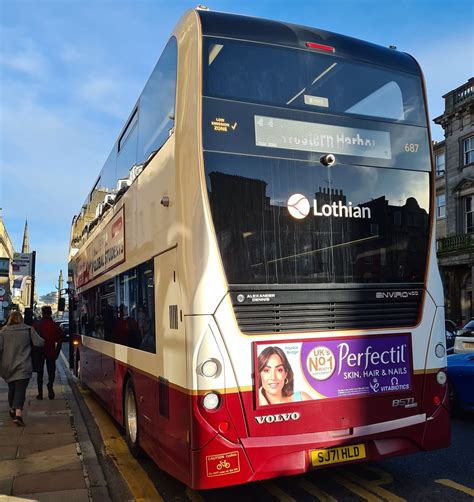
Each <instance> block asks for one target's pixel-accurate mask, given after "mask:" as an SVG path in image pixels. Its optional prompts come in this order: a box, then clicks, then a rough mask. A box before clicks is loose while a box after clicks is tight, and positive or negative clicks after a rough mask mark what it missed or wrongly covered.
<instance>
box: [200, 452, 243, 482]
mask: <svg viewBox="0 0 474 502" xmlns="http://www.w3.org/2000/svg"><path fill="white" fill-rule="evenodd" d="M206 469H207V477H208V478H212V477H214V476H227V475H229V474H235V473H236V472H240V461H239V452H238V451H231V452H230V453H221V454H218V455H208V456H207V457H206Z"/></svg>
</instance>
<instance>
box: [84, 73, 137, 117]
mask: <svg viewBox="0 0 474 502" xmlns="http://www.w3.org/2000/svg"><path fill="white" fill-rule="evenodd" d="M140 85H141V84H138V82H130V81H127V80H126V79H125V78H124V77H123V76H120V77H119V76H114V75H110V76H95V75H90V76H89V77H86V78H85V79H84V83H82V84H81V85H80V86H79V88H78V91H77V92H78V96H79V98H80V99H81V100H83V101H84V102H86V103H87V104H88V105H89V106H91V107H93V108H94V109H95V110H99V111H101V112H104V113H107V114H108V115H110V116H112V117H117V118H120V119H121V120H124V116H125V117H127V116H128V114H129V112H131V111H132V107H133V106H134V104H135V101H132V100H131V99H130V98H131V96H133V97H134V98H137V97H138V94H139V92H140V90H141V88H140Z"/></svg>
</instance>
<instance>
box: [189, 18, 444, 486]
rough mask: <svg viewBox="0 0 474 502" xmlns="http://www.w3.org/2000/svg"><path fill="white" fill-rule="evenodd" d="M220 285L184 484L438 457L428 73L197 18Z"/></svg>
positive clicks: (339, 45) (268, 30) (389, 56)
mask: <svg viewBox="0 0 474 502" xmlns="http://www.w3.org/2000/svg"><path fill="white" fill-rule="evenodd" d="M199 16H200V21H201V24H202V34H203V36H202V52H201V57H202V151H203V153H202V159H201V160H202V166H203V196H204V197H205V198H207V203H208V210H209V220H210V221H211V222H212V225H211V227H210V228H209V229H208V230H206V231H209V232H210V233H211V235H212V239H213V243H214V245H215V246H216V247H217V248H218V251H219V255H220V263H214V264H213V266H214V267H217V268H218V269H220V270H221V271H222V281H223V282H225V287H226V289H227V291H228V293H227V294H226V295H225V296H224V297H223V298H222V300H221V301H220V303H219V304H217V305H215V306H214V307H213V309H212V312H209V315H208V316H199V315H197V316H188V317H187V326H186V330H187V333H199V334H200V335H199V336H197V335H196V336H195V340H196V342H195V346H194V350H195V353H194V357H193V366H194V365H195V367H196V368H198V371H197V374H196V376H195V378H194V381H193V388H194V389H195V390H196V392H195V394H196V395H195V396H194V398H193V399H194V400H193V413H194V416H195V421H194V425H193V430H192V435H191V455H192V458H193V462H192V465H193V476H192V478H193V482H192V484H193V486H195V487H198V488H208V487H216V486H223V485H227V484H235V483H242V482H246V481H251V480H257V479H264V478H269V477H273V476H278V475H289V474H297V473H302V472H306V471H308V470H310V469H313V468H322V467H325V466H328V465H334V464H339V463H347V462H354V461H361V460H378V459H381V458H385V457H389V456H393V455H400V454H405V453H411V452H417V451H422V450H432V449H435V448H442V447H446V446H448V445H449V419H448V413H447V409H446V401H447V393H446V385H445V383H446V374H445V367H446V355H445V345H444V307H443V295H442V287H441V281H440V277H439V273H438V268H437V263H436V253H435V250H434V239H433V196H432V188H433V174H432V163H431V149H430V136H429V130H428V123H427V112H426V99H425V96H424V87H423V78H422V75H421V71H420V69H419V67H418V65H417V63H416V62H415V61H414V60H413V59H412V58H411V57H410V56H408V55H406V54H401V53H399V52H397V51H394V50H391V49H384V48H381V47H378V46H374V45H371V44H367V43H364V42H361V41H357V40H353V39H350V38H348V37H343V36H339V35H334V34H330V33H326V32H321V31H318V30H313V29H309V28H302V27H296V26H293V25H285V24H282V23H272V22H266V21H262V20H257V19H251V18H241V17H237V16H227V15H222V14H216V13H211V12H199Z"/></svg>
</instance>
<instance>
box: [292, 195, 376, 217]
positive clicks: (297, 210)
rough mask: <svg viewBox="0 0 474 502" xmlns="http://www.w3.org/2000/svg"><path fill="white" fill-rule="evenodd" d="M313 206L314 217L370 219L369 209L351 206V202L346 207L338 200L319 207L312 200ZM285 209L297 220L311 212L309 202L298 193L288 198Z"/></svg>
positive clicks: (315, 201) (316, 202)
mask: <svg viewBox="0 0 474 502" xmlns="http://www.w3.org/2000/svg"><path fill="white" fill-rule="evenodd" d="M313 204H314V205H313V214H314V216H333V217H335V218H368V219H370V218H372V214H371V211H370V207H359V206H353V205H352V202H349V203H348V204H347V205H346V204H343V203H342V201H341V200H338V201H336V202H333V203H332V204H323V205H322V206H321V207H319V206H318V201H317V200H316V199H314V201H313ZM287 207H288V212H289V213H290V215H291V216H293V218H295V219H297V220H302V219H303V218H306V216H308V214H309V212H310V210H311V204H310V203H309V200H308V199H307V198H306V197H305V196H304V195H301V194H300V193H295V194H293V195H291V196H290V198H289V199H288V203H287Z"/></svg>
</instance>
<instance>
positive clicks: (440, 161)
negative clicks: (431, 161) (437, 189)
mask: <svg viewBox="0 0 474 502" xmlns="http://www.w3.org/2000/svg"><path fill="white" fill-rule="evenodd" d="M435 164H436V176H443V175H444V153H441V154H439V155H436V157H435Z"/></svg>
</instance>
